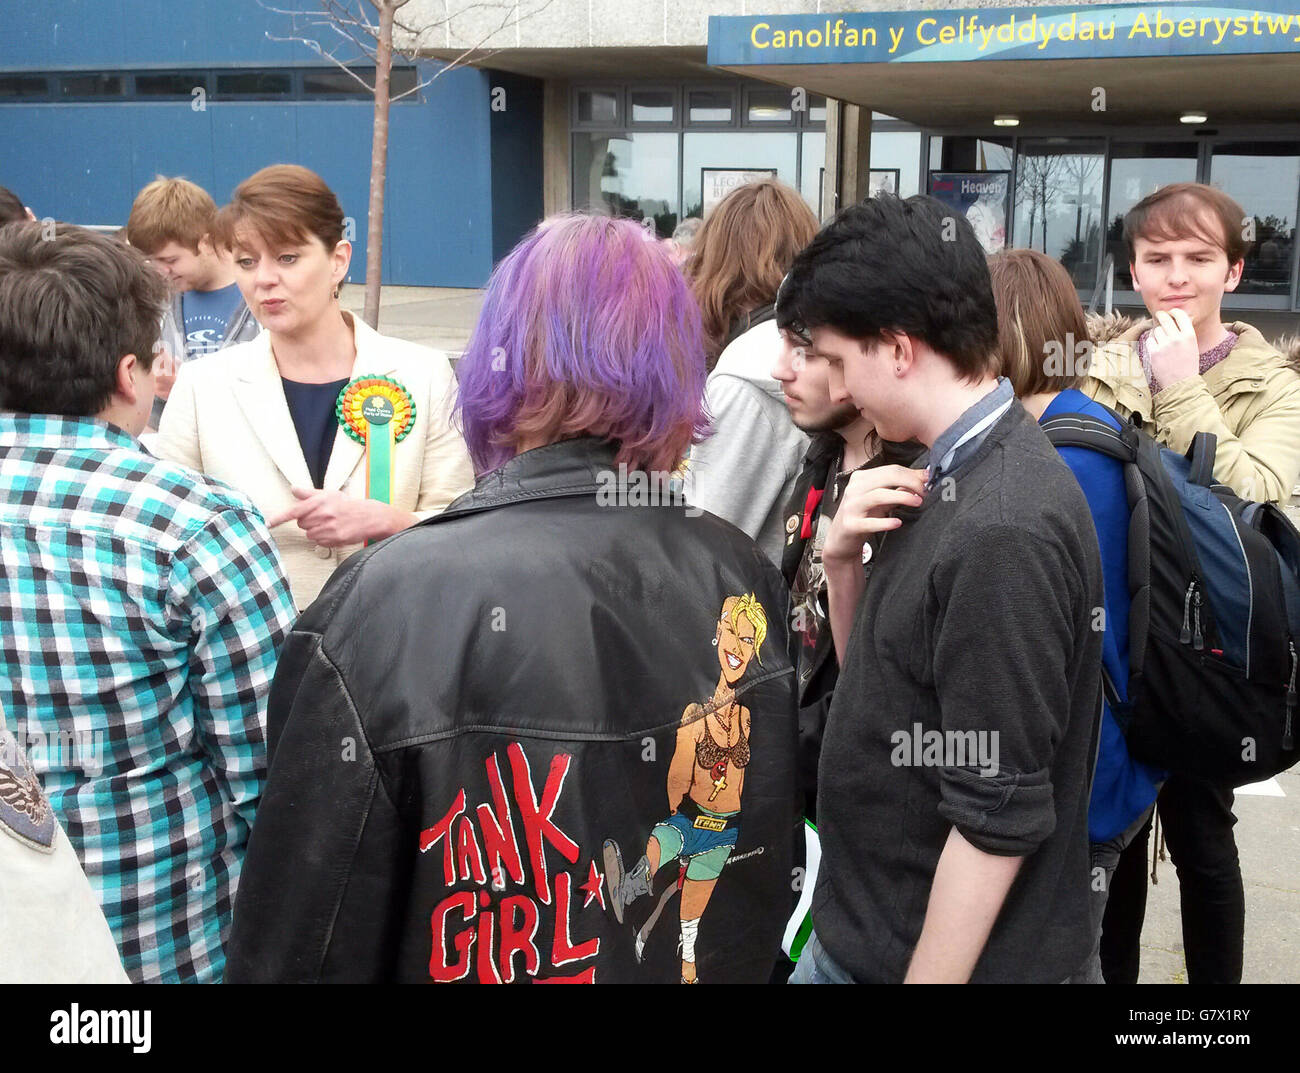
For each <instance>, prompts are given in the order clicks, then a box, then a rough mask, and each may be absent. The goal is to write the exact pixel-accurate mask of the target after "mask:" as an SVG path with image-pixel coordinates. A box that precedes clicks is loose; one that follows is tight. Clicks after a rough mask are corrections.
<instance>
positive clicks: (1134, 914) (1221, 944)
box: [1101, 775, 1246, 984]
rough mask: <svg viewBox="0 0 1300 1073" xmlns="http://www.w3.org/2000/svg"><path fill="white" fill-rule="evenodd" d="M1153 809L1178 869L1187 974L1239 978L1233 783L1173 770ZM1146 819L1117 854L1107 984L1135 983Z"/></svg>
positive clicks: (1194, 978) (1240, 901)
mask: <svg viewBox="0 0 1300 1073" xmlns="http://www.w3.org/2000/svg"><path fill="white" fill-rule="evenodd" d="M1157 808H1158V810H1159V813H1160V824H1161V826H1162V827H1163V829H1164V832H1165V844H1166V845H1167V846H1168V847H1169V855H1170V857H1172V858H1173V862H1174V868H1175V870H1176V871H1177V874H1178V888H1179V889H1178V893H1179V900H1180V903H1181V906H1182V917H1183V951H1184V954H1185V956H1186V959H1187V979H1188V982H1189V983H1193V984H1239V983H1241V959H1242V947H1243V944H1244V942H1245V932H1246V899H1245V892H1244V890H1243V888H1242V883H1241V863H1240V861H1239V860H1238V859H1237V842H1236V839H1235V838H1234V837H1233V834H1232V828H1233V825H1234V824H1235V823H1236V822H1237V818H1236V817H1235V816H1234V815H1233V814H1232V787H1230V786H1221V785H1217V784H1214V783H1209V782H1205V781H1204V780H1201V779H1194V778H1190V777H1188V776H1184V775H1171V776H1170V777H1169V780H1168V781H1167V782H1166V783H1165V785H1164V786H1163V788H1162V789H1161V791H1160V797H1159V801H1158V805H1157ZM1150 832H1151V824H1150V823H1149V822H1148V823H1147V824H1146V826H1145V827H1143V828H1142V830H1141V831H1140V832H1139V833H1138V835H1137V837H1136V838H1134V839H1133V841H1132V842H1131V843H1130V844H1129V847H1128V849H1126V850H1125V851H1124V853H1123V854H1122V855H1121V856H1120V861H1119V865H1118V867H1117V868H1116V869H1115V875H1114V876H1113V877H1112V879H1111V884H1110V898H1109V899H1108V900H1107V903H1106V915H1105V918H1104V921H1103V924H1102V935H1101V969H1102V974H1103V975H1104V976H1105V978H1106V982H1107V983H1108V984H1135V983H1137V979H1138V970H1139V966H1140V960H1141V938H1142V920H1143V918H1144V917H1145V915H1146V904H1147V861H1148V859H1149V857H1150V853H1149V841H1150V838H1149V836H1150Z"/></svg>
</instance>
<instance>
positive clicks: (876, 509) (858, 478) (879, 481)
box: [822, 466, 926, 565]
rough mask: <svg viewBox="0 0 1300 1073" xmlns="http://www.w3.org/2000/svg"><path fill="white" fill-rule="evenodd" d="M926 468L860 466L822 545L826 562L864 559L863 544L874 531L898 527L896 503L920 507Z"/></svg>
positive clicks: (850, 481)
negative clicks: (895, 513)
mask: <svg viewBox="0 0 1300 1073" xmlns="http://www.w3.org/2000/svg"><path fill="white" fill-rule="evenodd" d="M925 479H926V471H925V470H923V469H908V468H907V467H906V466H878V467H876V468H875V469H865V470H858V471H857V472H856V473H854V474H853V475H852V476H851V477H850V478H849V483H848V487H847V488H845V490H844V498H843V499H842V500H841V501H840V505H839V508H838V509H837V510H836V511H835V517H834V518H833V519H832V520H831V528H830V532H829V533H827V534H826V544H825V546H824V547H823V548H822V561H823V562H824V563H836V564H844V563H854V564H857V565H861V563H862V546H863V545H864V544H865V543H866V542H867V538H868V537H869V536H871V534H872V533H883V532H885V531H886V530H889V529H897V528H898V527H899V526H900V525H902V524H903V522H902V520H901V519H899V518H891V517H889V512H890V511H891V510H894V509H895V508H896V507H919V506H920V505H921V501H922V497H923V496H924V494H925Z"/></svg>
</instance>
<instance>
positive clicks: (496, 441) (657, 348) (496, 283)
mask: <svg viewBox="0 0 1300 1073" xmlns="http://www.w3.org/2000/svg"><path fill="white" fill-rule="evenodd" d="M457 371H458V373H459V380H460V397H459V401H458V403H457V406H456V409H457V414H458V418H459V424H460V427H461V429H462V431H463V433H464V436H465V442H466V444H467V445H468V446H469V453H470V456H471V457H472V458H473V460H474V466H475V468H476V469H477V470H478V472H479V473H484V472H487V471H488V470H491V469H495V468H496V467H498V466H500V465H501V464H502V463H504V462H505V461H507V460H508V459H510V458H512V457H513V456H514V455H515V453H516V451H517V445H518V444H519V443H521V442H532V441H536V440H539V439H540V440H541V441H542V442H545V443H554V442H555V441H557V440H562V439H568V438H571V437H574V436H581V435H590V436H600V437H603V438H605V439H609V440H613V441H615V442H616V443H617V444H618V445H619V454H618V461H620V462H626V463H627V464H628V467H629V468H634V469H643V470H655V471H667V470H671V469H673V468H674V467H675V466H676V465H677V463H678V462H679V461H680V460H681V458H682V456H683V455H685V453H686V451H687V450H688V448H689V447H690V444H691V443H692V442H698V441H699V440H700V439H701V438H702V437H703V436H704V435H706V434H707V432H708V419H707V416H706V414H705V410H704V401H703V399H704V376H705V370H704V334H703V330H702V328H701V325H700V312H699V307H698V305H697V304H696V302H695V299H694V297H693V296H692V294H691V291H690V288H689V287H688V286H687V283H686V281H685V279H684V278H683V277H682V275H681V273H680V272H679V271H678V270H677V268H676V267H674V265H673V263H672V260H671V259H670V258H669V256H668V253H667V251H666V250H665V249H664V247H663V245H662V244H661V243H660V242H658V241H657V240H656V239H655V237H654V235H653V234H652V233H649V232H647V231H646V230H645V229H644V228H642V227H640V226H638V225H637V224H635V223H634V222H632V221H631V220H619V219H611V218H609V217H604V216H594V215H586V214H579V213H566V214H563V215H559V216H552V217H549V218H548V219H546V220H543V221H542V222H541V223H540V224H538V226H537V227H536V228H534V229H533V230H532V231H531V232H529V233H528V235H527V236H525V237H524V239H523V241H522V242H520V243H519V245H518V246H516V247H515V248H514V249H513V250H511V251H510V253H509V254H508V255H507V256H506V258H505V259H504V260H503V261H502V262H501V263H500V264H499V265H498V266H497V268H496V271H494V272H493V273H492V278H491V279H490V280H489V281H488V285H487V294H486V295H485V297H484V300H483V310H482V312H481V313H480V315H479V319H478V324H477V325H476V326H475V328H474V334H473V336H472V337H471V338H470V341H469V346H468V348H467V349H466V351H465V355H464V357H463V358H461V361H460V368H459V369H458V370H457Z"/></svg>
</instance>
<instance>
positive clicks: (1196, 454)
mask: <svg viewBox="0 0 1300 1073" xmlns="http://www.w3.org/2000/svg"><path fill="white" fill-rule="evenodd" d="M1217 447H1218V440H1217V439H1216V437H1215V435H1214V433H1213V432H1198V433H1197V434H1196V435H1195V436H1193V437H1192V445H1191V447H1189V448H1188V449H1187V461H1188V462H1190V463H1191V464H1192V465H1191V469H1190V470H1189V471H1188V473H1187V479H1188V480H1189V481H1191V482H1192V483H1193V484H1200V485H1203V486H1204V487H1206V488H1209V487H1210V486H1211V485H1212V484H1214V455H1215V453H1216V449H1217Z"/></svg>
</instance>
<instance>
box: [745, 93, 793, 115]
mask: <svg viewBox="0 0 1300 1073" xmlns="http://www.w3.org/2000/svg"><path fill="white" fill-rule="evenodd" d="M792 101H793V96H792V94H791V91H790V90H787V89H747V90H745V122H746V123H789V122H790V121H791V120H792V119H793V118H794V113H793V112H792V111H791V109H790V106H791V102H792Z"/></svg>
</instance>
